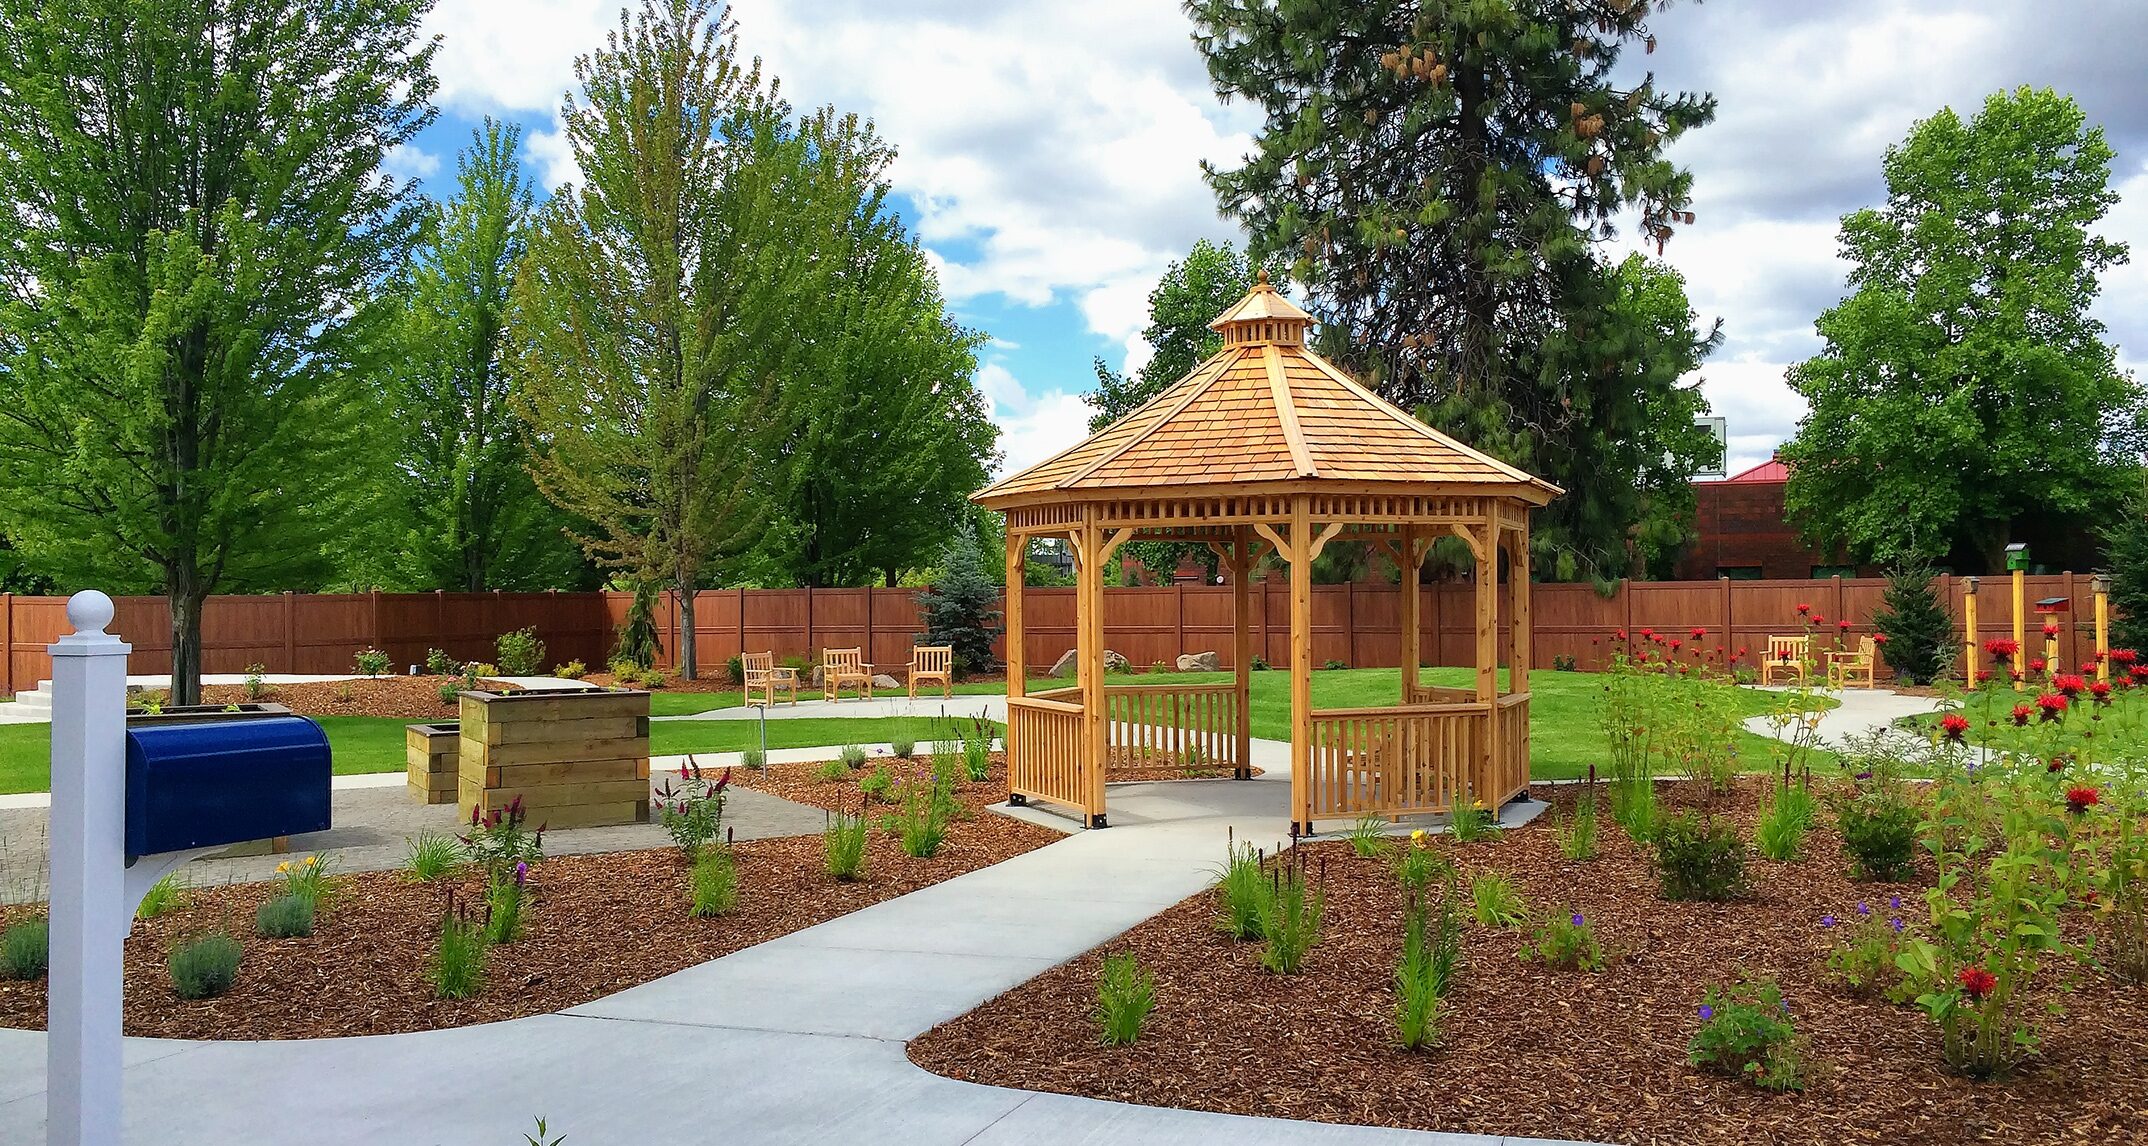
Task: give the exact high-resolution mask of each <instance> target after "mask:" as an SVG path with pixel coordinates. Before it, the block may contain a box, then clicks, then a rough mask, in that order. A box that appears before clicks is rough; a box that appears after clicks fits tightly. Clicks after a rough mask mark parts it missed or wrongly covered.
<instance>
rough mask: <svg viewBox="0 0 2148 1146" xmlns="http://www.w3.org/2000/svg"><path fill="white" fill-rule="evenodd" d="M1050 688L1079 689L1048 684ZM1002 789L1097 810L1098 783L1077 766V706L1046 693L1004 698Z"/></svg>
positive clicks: (1096, 813) (1087, 811)
mask: <svg viewBox="0 0 2148 1146" xmlns="http://www.w3.org/2000/svg"><path fill="white" fill-rule="evenodd" d="M1053 692H1054V693H1058V694H1064V693H1067V692H1073V693H1074V694H1075V695H1077V696H1078V695H1080V693H1079V690H1074V689H1054V690H1053ZM1006 739H1007V789H1008V791H1009V792H1010V793H1012V794H1013V795H1016V796H1020V797H1022V798H1024V799H1031V800H1048V801H1050V802H1052V803H1055V804H1063V805H1066V806H1068V807H1071V808H1075V809H1078V810H1079V811H1081V813H1082V814H1083V816H1084V817H1085V818H1086V817H1094V816H1101V815H1103V813H1104V809H1103V808H1101V807H1091V806H1090V805H1091V804H1093V803H1095V802H1096V801H1095V798H1094V793H1095V792H1097V791H1100V790H1101V785H1093V784H1091V783H1089V777H1088V770H1087V769H1085V768H1084V767H1082V750H1083V744H1082V706H1081V705H1079V704H1069V703H1067V702H1066V701H1064V700H1054V699H1049V698H1048V697H1047V696H1042V695H1040V696H1010V697H1008V698H1007V733H1006Z"/></svg>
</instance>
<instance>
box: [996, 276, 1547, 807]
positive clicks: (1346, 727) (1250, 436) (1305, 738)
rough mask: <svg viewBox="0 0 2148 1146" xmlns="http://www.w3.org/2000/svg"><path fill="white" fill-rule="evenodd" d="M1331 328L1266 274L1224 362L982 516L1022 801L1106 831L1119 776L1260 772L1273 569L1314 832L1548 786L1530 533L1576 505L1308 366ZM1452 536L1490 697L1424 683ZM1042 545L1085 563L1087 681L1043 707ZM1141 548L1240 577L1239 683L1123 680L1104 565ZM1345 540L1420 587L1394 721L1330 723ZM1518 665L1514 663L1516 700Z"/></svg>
mask: <svg viewBox="0 0 2148 1146" xmlns="http://www.w3.org/2000/svg"><path fill="white" fill-rule="evenodd" d="M1312 321H1313V320H1312V316H1310V315H1308V314H1307V313H1306V312H1304V311H1303V310H1300V309H1299V308H1298V307H1297V306H1295V305H1293V304H1292V303H1291V302H1290V300H1288V299H1286V298H1284V297H1283V296H1282V294H1281V293H1280V292H1278V291H1277V290H1276V289H1275V288H1274V287H1273V286H1271V285H1270V284H1269V283H1268V281H1267V279H1266V277H1265V276H1263V277H1262V278H1261V280H1260V281H1259V282H1258V283H1256V284H1255V285H1254V287H1253V289H1252V290H1251V291H1249V292H1248V293H1247V294H1246V296H1245V297H1244V298H1242V299H1240V300H1239V301H1238V302H1237V303H1236V304H1235V305H1233V306H1232V307H1231V308H1230V309H1229V310H1226V311H1224V312H1223V313H1222V314H1221V315H1219V316H1217V318H1216V320H1215V321H1214V322H1213V323H1211V324H1210V327H1211V328H1212V329H1214V330H1216V331H1217V332H1219V333H1221V334H1222V335H1223V348H1222V349H1221V350H1219V351H1218V352H1216V354H1214V355H1213V356H1211V357H1210V358H1209V359H1208V360H1207V361H1205V362H1202V363H1201V364H1200V365H1199V366H1197V367H1195V368H1194V369H1193V371H1192V372H1191V373H1189V374H1187V375H1186V376H1185V377H1184V378H1182V379H1180V380H1179V381H1177V382H1175V383H1173V384H1172V385H1171V386H1169V387H1167V388H1165V389H1164V390H1163V392H1161V393H1159V394H1157V395H1156V396H1155V397H1154V398H1152V399H1150V400H1149V401H1148V402H1146V403H1145V404H1143V405H1142V406H1141V407H1139V408H1138V409H1136V410H1134V411H1133V412H1131V413H1129V414H1127V415H1126V416H1125V417H1123V418H1120V419H1119V420H1118V421H1116V422H1113V423H1112V424H1111V425H1109V426H1107V427H1105V428H1104V429H1102V430H1100V431H1098V432H1097V433H1096V434H1095V435H1093V436H1091V437H1090V438H1089V439H1088V440H1087V441H1084V442H1082V443H1081V444H1079V445H1077V446H1075V447H1073V448H1072V449H1069V450H1066V451H1064V452H1062V453H1060V454H1058V455H1056V456H1054V457H1051V458H1049V459H1046V460H1045V461H1043V462H1040V463H1038V464H1037V465H1035V466H1032V467H1030V468H1029V469H1027V470H1024V471H1022V472H1021V473H1018V474H1013V475H1011V476H1008V477H1005V478H1002V479H1000V480H999V481H997V482H995V483H993V484H992V485H991V486H989V487H987V488H986V489H984V490H983V491H981V492H979V493H978V494H977V495H976V496H975V498H974V499H973V500H975V501H977V502H979V503H981V504H983V505H985V506H988V507H990V508H992V509H996V510H999V511H1001V512H1003V513H1005V514H1006V517H1007V585H1008V586H1009V593H1008V595H1007V613H1006V621H1007V691H1008V720H1007V737H1006V742H1007V760H1008V787H1009V789H1010V797H1011V798H1012V799H1013V800H1015V801H1016V802H1023V801H1027V800H1040V801H1048V802H1051V803H1054V804H1059V805H1063V806H1066V807H1068V808H1071V809H1073V810H1076V811H1078V812H1080V813H1081V814H1082V815H1083V817H1084V818H1085V820H1086V821H1087V822H1088V823H1089V824H1091V825H1092V826H1098V827H1100V826H1102V825H1103V823H1104V812H1105V794H1104V784H1105V780H1106V776H1107V773H1108V770H1109V766H1110V762H1111V761H1112V760H1113V759H1114V758H1116V757H1119V756H1123V755H1125V754H1127V753H1129V752H1133V751H1136V750H1138V751H1141V752H1152V751H1155V750H1157V749H1158V748H1159V747H1161V748H1162V749H1164V750H1165V751H1167V752H1170V753H1174V754H1177V755H1179V756H1181V757H1184V756H1191V755H1198V756H1199V757H1200V758H1201V759H1202V760H1203V761H1204V762H1207V763H1210V764H1223V765H1229V766H1230V767H1232V768H1233V770H1234V771H1235V773H1236V774H1237V775H1239V776H1241V777H1244V776H1247V775H1249V774H1250V771H1249V769H1250V756H1251V732H1250V725H1249V722H1248V712H1247V703H1248V690H1249V684H1250V677H1249V675H1248V674H1249V670H1250V668H1251V666H1252V662H1253V658H1254V655H1255V649H1254V648H1253V643H1252V631H1251V628H1250V626H1249V620H1250V617H1251V612H1252V610H1251V598H1250V595H1249V592H1248V584H1249V582H1250V581H1251V578H1252V572H1253V567H1254V564H1255V562H1256V561H1258V560H1259V559H1260V558H1261V557H1262V556H1263V555H1264V554H1266V553H1270V552H1272V553H1273V554H1274V555H1275V557H1276V558H1277V559H1279V560H1281V561H1282V562H1284V563H1287V564H1288V565H1289V567H1290V654H1289V657H1288V663H1289V668H1290V681H1291V804H1290V818H1291V822H1292V825H1293V826H1294V827H1296V828H1298V829H1301V830H1305V831H1310V830H1312V826H1313V824H1314V823H1315V821H1318V820H1322V819H1336V818H1343V817H1350V818H1355V817H1357V816H1360V815H1363V814H1365V813H1368V812H1370V813H1376V814H1382V815H1388V816H1403V815H1410V814H1415V813H1421V812H1438V811H1445V810H1449V809H1451V808H1454V807H1456V806H1458V805H1460V806H1467V805H1468V804H1470V803H1475V802H1481V803H1484V804H1486V805H1487V806H1492V805H1497V804H1499V803H1502V802H1504V801H1506V800H1507V799H1509V798H1511V797H1513V796H1514V795H1516V794H1518V793H1520V792H1521V791H1522V790H1523V789H1524V788H1525V787H1526V786H1527V785H1528V778H1529V690H1528V689H1529V686H1528V672H1527V666H1528V664H1529V546H1528V538H1529V512H1530V510H1532V509H1534V508H1535V507H1537V506H1541V505H1543V504H1544V503H1545V502H1547V501H1549V500H1551V498H1553V497H1555V496H1557V495H1558V493H1559V492H1560V491H1559V489H1558V488H1557V487H1556V486H1553V485H1551V484H1550V483H1549V482H1546V481H1544V480H1542V479H1540V478H1536V477H1532V476H1531V475H1529V474H1527V473H1525V472H1523V471H1521V470H1519V469H1516V468H1515V467H1513V466H1510V465H1507V464H1506V463H1504V462H1501V461H1499V460H1498V459H1496V458H1492V457H1490V456H1488V455H1485V454H1483V453H1479V452H1478V451H1476V450H1473V449H1471V448H1469V447H1468V446H1465V445H1463V444H1461V443H1460V442H1457V441H1455V440H1454V439H1452V438H1450V437H1448V436H1446V435H1445V434H1442V433H1440V432H1439V431H1437V430H1434V429H1433V428H1432V427H1430V426H1427V425H1425V424H1424V423H1423V422H1420V421H1418V420H1417V419H1416V418H1414V417H1412V416H1410V415H1409V414H1408V413H1406V412H1405V411H1403V410H1400V409H1398V408H1396V407H1395V406H1394V405H1392V404H1390V403H1388V402H1386V401H1384V400H1383V399H1381V398H1380V397H1379V396H1378V395H1376V394H1374V393H1373V392H1372V391H1370V390H1368V389H1366V388H1365V387H1364V386H1362V385H1360V384H1359V383H1358V382H1357V380H1356V379H1354V378H1351V377H1350V376H1349V375H1348V374H1345V373H1344V372H1343V371H1341V370H1340V369H1337V368H1336V367H1335V366H1333V365H1331V364H1330V363H1328V362H1327V361H1325V360H1324V359H1322V358H1321V357H1320V356H1319V355H1316V354H1314V353H1312V352H1311V351H1310V350H1308V349H1307V348H1306V346H1305V336H1306V331H1307V328H1308V327H1310V326H1311V325H1312ZM1449 535H1452V536H1456V537H1459V538H1461V539H1462V540H1463V541H1464V542H1465V543H1467V545H1468V546H1469V548H1470V551H1471V552H1472V553H1473V554H1474V555H1475V558H1476V600H1477V624H1476V632H1475V640H1474V649H1473V652H1474V655H1473V659H1474V661H1475V663H1476V670H1477V676H1476V683H1475V686H1474V687H1473V688H1458V689H1457V688H1439V687H1434V686H1430V685H1426V684H1424V683H1423V682H1422V680H1421V674H1420V673H1419V672H1418V667H1419V666H1420V665H1421V664H1422V662H1423V660H1424V659H1425V658H1424V656H1423V652H1422V650H1421V649H1420V647H1419V646H1420V640H1419V627H1420V626H1419V617H1420V615H1421V614H1420V608H1421V604H1422V602H1421V596H1422V594H1421V590H1420V589H1419V587H1418V583H1419V577H1420V573H1421V571H1422V569H1423V565H1424V559H1425V555H1426V553H1427V551H1429V550H1430V548H1431V545H1432V542H1433V541H1434V540H1435V539H1436V538H1438V537H1442V536H1449ZM1035 537H1063V538H1064V539H1065V540H1066V543H1067V548H1068V551H1069V552H1070V553H1071V554H1073V556H1074V561H1075V580H1076V589H1075V602H1076V618H1075V641H1074V646H1075V650H1076V652H1077V656H1076V665H1077V668H1076V683H1075V684H1074V686H1073V687H1071V688H1059V689H1051V690H1048V691H1045V692H1040V693H1038V694H1036V695H1035V696H1029V695H1025V691H1026V690H1025V685H1024V676H1023V673H1024V666H1025V664H1026V662H1027V660H1028V652H1029V650H1028V648H1027V647H1026V637H1025V635H1024V632H1023V624H1022V618H1023V610H1022V593H1021V591H1020V586H1021V584H1022V565H1023V557H1024V554H1025V553H1026V552H1027V550H1028V546H1029V541H1030V539H1031V538H1035ZM1136 539H1140V540H1157V541H1179V542H1191V543H1195V544H1202V545H1206V546H1207V547H1208V548H1209V549H1211V550H1212V551H1214V552H1215V553H1216V555H1217V557H1218V559H1219V560H1220V561H1221V563H1222V564H1223V565H1224V566H1225V567H1226V568H1227V569H1228V570H1229V571H1230V581H1231V584H1232V585H1233V586H1234V594H1233V601H1234V610H1233V616H1234V626H1233V641H1232V649H1231V654H1230V661H1231V665H1232V668H1233V678H1234V679H1233V680H1232V681H1231V682H1227V683H1217V684H1201V685H1152V684H1141V683H1138V678H1135V681H1130V682H1128V683H1123V684H1122V683H1116V682H1114V683H1106V680H1105V676H1104V622H1103V612H1104V567H1105V565H1106V563H1107V562H1109V561H1110V559H1111V557H1112V556H1113V555H1114V554H1115V553H1116V552H1117V551H1118V549H1119V547H1120V546H1121V545H1123V544H1125V543H1126V542H1128V541H1131V540H1136ZM1337 539H1342V540H1346V541H1360V542H1364V543H1367V544H1369V545H1371V546H1373V547H1374V548H1376V549H1378V550H1380V551H1381V552H1383V553H1385V554H1387V555H1388V556H1389V558H1390V559H1391V560H1393V562H1394V563H1395V565H1396V567H1397V568H1398V569H1399V570H1400V571H1401V577H1400V581H1401V586H1400V589H1401V591H1400V601H1399V615H1400V621H1401V626H1400V627H1401V648H1400V649H1398V650H1397V652H1398V654H1399V660H1400V663H1401V664H1402V665H1403V666H1404V671H1403V674H1402V688H1401V694H1400V696H1398V698H1397V699H1398V700H1400V701H1401V702H1402V703H1400V704H1399V705H1396V706H1394V707H1388V708H1368V709H1345V710H1329V711H1315V710H1314V709H1313V707H1312V669H1313V646H1314V640H1315V634H1314V630H1313V618H1312V601H1313V591H1312V563H1313V560H1314V558H1316V557H1318V556H1319V554H1320V552H1321V550H1322V549H1323V548H1324V547H1325V546H1326V545H1327V544H1328V543H1329V542H1331V541H1335V540H1337ZM1502 555H1504V557H1505V564H1504V568H1505V570H1506V573H1507V576H1506V579H1505V585H1504V592H1503V593H1502V591H1501V589H1502V586H1501V581H1500V576H1499V574H1500V570H1501V568H1502V565H1501V561H1500V558H1501V556H1502ZM1502 597H1504V607H1503V608H1502V600H1501V599H1502ZM1502 620H1504V621H1505V622H1506V623H1505V625H1504V626H1502V624H1501V622H1502ZM1502 632H1504V633H1505V634H1506V636H1505V638H1504V641H1502V637H1501V634H1502ZM1502 644H1503V645H1504V648H1502ZM1260 652H1261V654H1262V655H1263V656H1269V655H1271V653H1270V651H1269V650H1260ZM1502 663H1505V664H1508V665H1511V666H1514V668H1513V671H1512V672H1511V673H1509V674H1508V676H1509V681H1508V685H1507V686H1506V687H1505V688H1504V689H1502V686H1501V685H1500V682H1499V672H1498V669H1499V666H1500V665H1501V664H1502Z"/></svg>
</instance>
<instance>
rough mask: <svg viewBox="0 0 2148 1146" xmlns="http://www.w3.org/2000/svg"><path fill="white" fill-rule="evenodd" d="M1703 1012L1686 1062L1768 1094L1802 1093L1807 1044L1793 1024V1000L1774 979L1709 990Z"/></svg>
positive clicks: (1704, 997) (1687, 1050)
mask: <svg viewBox="0 0 2148 1146" xmlns="http://www.w3.org/2000/svg"><path fill="white" fill-rule="evenodd" d="M1699 1013H1700V1020H1701V1026H1700V1030H1698V1031H1695V1032H1694V1034H1693V1041H1692V1042H1690V1043H1688V1044H1687V1046H1686V1058H1687V1061H1689V1062H1691V1063H1692V1064H1693V1065H1694V1066H1697V1067H1700V1068H1702V1069H1704V1070H1710V1071H1714V1072H1715V1073H1717V1074H1725V1075H1729V1076H1731V1077H1732V1078H1742V1079H1744V1080H1745V1081H1747V1082H1750V1083H1752V1084H1753V1085H1754V1086H1757V1087H1760V1088H1762V1089H1764V1090H1802V1089H1804V1087H1805V1064H1804V1053H1803V1050H1804V1048H1803V1042H1802V1040H1801V1039H1800V1038H1799V1037H1798V1033H1797V1028H1796V1027H1795V1026H1793V1025H1792V1024H1791V1021H1790V1003H1789V1000H1787V999H1784V998H1783V993H1782V990H1781V989H1780V988H1778V987H1777V986H1776V985H1775V984H1774V982H1773V981H1771V980H1761V981H1759V982H1743V983H1739V984H1737V985H1735V986H1732V987H1710V988H1708V991H1707V994H1705V995H1703V996H1702V997H1701V1005H1700V1012H1699Z"/></svg>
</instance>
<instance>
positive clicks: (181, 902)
mask: <svg viewBox="0 0 2148 1146" xmlns="http://www.w3.org/2000/svg"><path fill="white" fill-rule="evenodd" d="M193 899H194V895H193V887H192V885H191V884H190V883H189V882H188V877H187V874H186V872H185V871H184V870H180V871H175V872H172V873H170V874H168V875H166V876H165V877H164V878H163V879H160V880H158V881H157V882H155V883H153V884H150V885H149V891H148V892H147V893H146V894H144V895H143V896H142V902H141V903H140V905H138V906H137V907H135V909H134V917H135V918H136V919H155V918H156V917H158V916H160V915H170V914H171V913H172V912H174V911H178V910H179V909H180V908H183V907H185V906H186V905H187V904H189V903H191V902H193Z"/></svg>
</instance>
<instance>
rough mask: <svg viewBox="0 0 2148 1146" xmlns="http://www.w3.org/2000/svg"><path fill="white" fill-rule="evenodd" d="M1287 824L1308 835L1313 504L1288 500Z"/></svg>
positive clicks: (1306, 499)
mask: <svg viewBox="0 0 2148 1146" xmlns="http://www.w3.org/2000/svg"><path fill="white" fill-rule="evenodd" d="M1285 540H1287V541H1289V542H1290V552H1289V554H1288V557H1289V559H1290V825H1291V834H1292V835H1311V834H1312V831H1313V813H1312V808H1313V804H1312V799H1313V794H1312V763H1313V561H1312V548H1313V544H1312V543H1313V522H1312V499H1311V498H1310V497H1308V496H1306V495H1305V494H1302V493H1301V494H1297V495H1295V496H1293V497H1292V498H1291V499H1290V535H1289V536H1288V537H1287V538H1286V539H1285Z"/></svg>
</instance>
